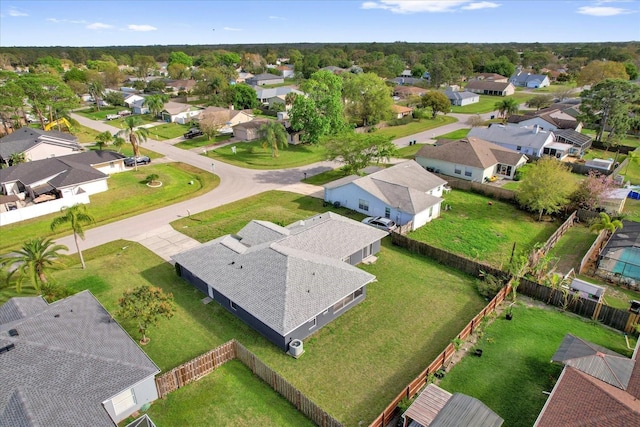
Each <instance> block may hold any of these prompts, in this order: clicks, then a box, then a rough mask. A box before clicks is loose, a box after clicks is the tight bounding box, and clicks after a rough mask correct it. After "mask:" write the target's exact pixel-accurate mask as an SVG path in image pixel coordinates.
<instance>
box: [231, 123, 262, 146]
mask: <svg viewBox="0 0 640 427" xmlns="http://www.w3.org/2000/svg"><path fill="white" fill-rule="evenodd" d="M267 122H268V120H266V119H257V120H252V121H250V122H245V123H240V124H239V125H236V126H234V127H233V135H234V136H235V137H236V139H238V140H240V141H255V140H256V139H259V138H260V127H261V126H262V125H263V124H265V123H267Z"/></svg>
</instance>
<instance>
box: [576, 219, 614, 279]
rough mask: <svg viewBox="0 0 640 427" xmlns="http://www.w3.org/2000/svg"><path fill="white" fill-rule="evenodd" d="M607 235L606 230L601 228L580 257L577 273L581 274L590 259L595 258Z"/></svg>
mask: <svg viewBox="0 0 640 427" xmlns="http://www.w3.org/2000/svg"><path fill="white" fill-rule="evenodd" d="M608 235H609V231H608V230H601V231H600V234H598V237H596V240H594V242H593V243H592V244H591V247H590V248H589V250H588V251H587V253H586V254H585V256H584V257H582V261H580V268H579V269H578V274H582V273H584V272H585V270H586V268H587V265H588V264H589V260H590V259H595V258H596V257H597V256H598V255H599V254H600V248H601V247H602V245H603V243H604V241H605V240H607V236H608Z"/></svg>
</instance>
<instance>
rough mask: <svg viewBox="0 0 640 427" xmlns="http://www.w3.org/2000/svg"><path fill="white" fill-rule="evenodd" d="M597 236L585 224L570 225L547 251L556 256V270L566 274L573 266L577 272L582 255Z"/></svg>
mask: <svg viewBox="0 0 640 427" xmlns="http://www.w3.org/2000/svg"><path fill="white" fill-rule="evenodd" d="M597 236H598V234H597V233H594V232H593V231H590V230H589V226H588V225H587V224H576V225H574V226H573V227H571V228H570V229H569V231H567V232H566V233H565V234H564V236H562V237H561V238H560V240H559V241H558V243H556V245H555V246H554V248H553V249H551V251H549V254H550V256H552V257H553V258H558V262H557V267H556V269H557V271H558V272H561V273H564V274H566V273H568V272H569V271H570V270H571V269H572V268H573V269H574V270H575V272H576V273H577V272H578V270H579V269H580V262H581V261H582V257H584V256H585V254H586V253H587V251H588V250H589V248H590V247H591V245H592V244H593V242H594V241H595V240H596V237H597Z"/></svg>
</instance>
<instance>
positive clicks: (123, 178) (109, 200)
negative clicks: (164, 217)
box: [0, 163, 220, 253]
mask: <svg viewBox="0 0 640 427" xmlns="http://www.w3.org/2000/svg"><path fill="white" fill-rule="evenodd" d="M154 173H155V174H158V175H159V177H160V180H161V181H162V184H163V185H162V187H160V188H150V187H147V186H146V184H145V183H144V181H145V178H146V177H147V176H148V175H150V174H154ZM190 181H193V185H189V182H190ZM219 183H220V179H219V178H218V177H217V176H215V175H213V174H210V173H208V172H205V171H203V170H201V169H198V168H196V167H194V166H190V165H187V164H184V163H165V164H153V163H152V164H150V165H148V166H143V167H138V171H137V172H136V171H134V170H133V169H131V170H129V171H127V172H121V173H117V174H114V175H112V176H111V177H110V178H109V190H107V191H105V192H103V193H98V194H94V195H92V196H91V203H90V204H89V205H87V208H88V211H89V213H90V214H91V215H92V216H93V217H94V218H95V220H96V222H95V224H93V225H89V226H85V227H84V229H85V230H87V229H89V228H92V227H96V226H100V225H104V224H108V223H110V222H114V221H118V220H121V219H124V218H129V217H131V216H135V215H138V214H141V213H144V212H148V211H151V210H154V209H158V208H160V207H163V206H167V205H170V204H172V203H176V202H179V201H182V200H187V199H190V198H192V197H195V196H198V195H201V194H204V193H206V192H208V191H211V190H213V189H214V188H215V187H217V186H218V184H219ZM58 216H60V213H59V212H55V213H51V214H48V215H43V216H40V217H38V218H33V219H29V220H26V221H21V222H18V223H14V224H9V225H3V226H2V228H1V233H2V239H1V240H0V252H1V253H4V252H7V251H9V250H12V249H15V248H17V247H19V246H20V245H21V244H22V243H23V242H24V241H26V240H29V239H33V238H36V237H54V238H55V237H60V236H64V235H67V234H69V233H70V229H69V227H68V226H63V227H60V229H59V230H58V231H56V232H55V233H54V232H52V231H51V230H50V225H51V221H52V220H53V219H54V218H56V217H58Z"/></svg>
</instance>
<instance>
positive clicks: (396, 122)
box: [387, 116, 413, 126]
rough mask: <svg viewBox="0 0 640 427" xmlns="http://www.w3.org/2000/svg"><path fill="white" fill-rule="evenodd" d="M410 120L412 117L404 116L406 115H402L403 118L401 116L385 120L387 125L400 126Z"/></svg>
mask: <svg viewBox="0 0 640 427" xmlns="http://www.w3.org/2000/svg"><path fill="white" fill-rule="evenodd" d="M412 121H413V117H411V116H406V117H403V118H401V119H393V120H389V121H388V122H387V124H388V125H389V126H402V125H406V124H409V123H411V122H412Z"/></svg>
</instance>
